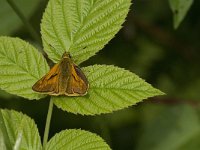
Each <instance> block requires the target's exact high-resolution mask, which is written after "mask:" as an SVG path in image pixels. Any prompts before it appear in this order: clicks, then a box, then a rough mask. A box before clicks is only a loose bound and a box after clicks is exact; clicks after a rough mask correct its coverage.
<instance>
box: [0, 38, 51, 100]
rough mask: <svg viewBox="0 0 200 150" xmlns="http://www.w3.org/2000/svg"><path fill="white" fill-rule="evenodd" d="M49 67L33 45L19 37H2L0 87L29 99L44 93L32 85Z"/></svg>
mask: <svg viewBox="0 0 200 150" xmlns="http://www.w3.org/2000/svg"><path fill="white" fill-rule="evenodd" d="M48 70H49V67H48V65H47V62H46V60H45V59H44V57H43V56H42V54H41V53H39V52H38V51H37V50H36V49H35V48H34V47H33V46H31V45H30V44H29V43H27V42H25V41H23V40H20V39H18V38H9V37H0V78H1V80H0V88H1V89H3V90H5V91H6V92H8V93H11V94H15V95H18V96H22V97H24V98H28V99H39V98H42V97H43V96H44V95H41V94H37V93H35V92H33V91H32V85H33V84H34V83H35V82H36V81H37V80H38V79H40V78H41V77H42V76H43V75H44V74H45V73H46V72H47V71H48Z"/></svg>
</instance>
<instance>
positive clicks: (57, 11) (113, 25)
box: [41, 0, 131, 64]
mask: <svg viewBox="0 0 200 150" xmlns="http://www.w3.org/2000/svg"><path fill="white" fill-rule="evenodd" d="M130 4H131V0H79V1H75V0H67V1H66V0H50V1H49V4H48V6H47V8H46V11H45V13H44V15H43V19H42V24H41V33H42V40H43V45H44V50H45V51H46V53H47V54H48V56H49V58H51V59H52V60H53V61H54V62H58V61H59V60H60V58H61V56H62V54H63V52H64V51H69V52H70V53H71V55H72V56H73V58H74V61H75V62H76V63H77V64H79V63H81V62H83V61H85V60H87V59H88V58H89V57H91V56H93V55H95V53H96V52H98V51H99V50H100V49H102V48H103V47H104V45H105V44H107V43H108V42H109V41H110V40H111V39H112V38H113V37H114V35H115V34H116V33H117V32H118V31H119V29H120V28H121V26H122V23H123V22H124V21H125V17H126V15H127V13H128V10H129V6H130Z"/></svg>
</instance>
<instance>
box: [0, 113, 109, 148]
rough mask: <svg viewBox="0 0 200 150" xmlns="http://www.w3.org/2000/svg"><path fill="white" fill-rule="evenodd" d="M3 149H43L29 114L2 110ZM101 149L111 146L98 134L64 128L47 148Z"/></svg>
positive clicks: (0, 131)
mask: <svg viewBox="0 0 200 150" xmlns="http://www.w3.org/2000/svg"><path fill="white" fill-rule="evenodd" d="M0 133H1V134H0V144H1V149H2V150H6V149H13V150H22V149H23V150H30V149H31V150H42V144H41V141H40V137H39V132H38V129H37V126H36V124H35V122H34V121H33V120H32V119H31V118H29V117H28V116H26V115H24V114H22V113H19V112H16V111H13V110H11V111H10V110H3V109H1V110H0ZM51 149H59V150H66V149H68V150H73V149H77V150H78V149H81V150H87V149H99V150H100V149H101V150H109V149H110V148H109V146H108V145H107V144H106V143H105V142H104V141H103V140H102V139H101V138H100V137H99V136H97V135H95V134H93V133H90V132H88V131H84V130H80V129H79V130H75V129H73V130H64V131H62V132H60V133H57V134H56V135H55V136H54V137H52V139H50V141H49V142H48V143H47V147H46V148H45V150H51Z"/></svg>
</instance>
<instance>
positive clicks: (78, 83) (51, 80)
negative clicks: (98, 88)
mask: <svg viewBox="0 0 200 150" xmlns="http://www.w3.org/2000/svg"><path fill="white" fill-rule="evenodd" d="M88 87H89V84H88V81H87V78H86V77H85V75H84V73H83V72H82V70H81V69H80V68H79V67H78V66H77V65H75V64H74V62H73V61H72V59H71V57H70V55H69V53H66V52H65V53H64V54H63V56H62V59H61V61H60V62H59V63H57V64H55V65H54V66H53V67H52V68H51V69H50V71H49V72H48V73H47V74H46V75H45V76H44V77H42V78H41V79H40V80H39V81H37V82H36V83H35V84H34V85H33V87H32V89H33V90H34V91H36V92H41V93H45V94H49V95H55V96H58V95H67V96H83V95H85V94H87V90H88Z"/></svg>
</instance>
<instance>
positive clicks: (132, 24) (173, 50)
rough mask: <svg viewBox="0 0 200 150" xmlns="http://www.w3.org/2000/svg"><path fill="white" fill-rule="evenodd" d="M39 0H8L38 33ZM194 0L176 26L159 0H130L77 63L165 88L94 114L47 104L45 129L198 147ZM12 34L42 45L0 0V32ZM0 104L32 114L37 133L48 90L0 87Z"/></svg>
mask: <svg viewBox="0 0 200 150" xmlns="http://www.w3.org/2000/svg"><path fill="white" fill-rule="evenodd" d="M47 2H48V1H47V0H29V1H25V0H15V3H16V4H17V6H18V7H19V8H20V10H21V11H22V12H23V14H25V16H26V18H27V19H28V20H29V22H30V23H31V24H32V25H33V27H34V29H35V30H36V31H37V32H38V34H39V33H40V21H41V17H42V14H43V12H44V9H45V7H46V4H47ZM199 8H200V1H198V0H194V3H193V5H192V6H191V8H190V10H189V11H188V13H187V15H186V17H185V18H184V20H183V22H182V23H181V24H180V26H179V27H178V29H176V30H175V29H174V28H173V14H172V11H171V10H170V7H169V2H168V1H167V0H165V1H161V0H135V1H133V5H132V6H131V10H130V12H129V15H128V17H127V20H126V22H125V23H124V25H123V26H124V27H123V28H122V29H121V30H120V32H119V33H118V34H117V35H116V36H115V38H114V39H112V40H111V41H110V42H109V44H107V45H106V46H105V48H104V49H103V50H101V51H100V52H99V53H98V54H97V55H96V56H94V57H92V58H90V59H89V60H88V61H86V62H84V63H83V64H81V66H87V65H92V64H113V65H116V66H119V67H122V68H125V69H128V70H130V71H132V72H134V73H136V74H137V75H139V76H140V77H141V78H143V79H145V80H146V81H147V82H148V83H150V84H152V85H153V86H154V87H156V88H158V89H160V90H161V91H163V92H165V93H166V94H167V95H166V96H162V97H154V98H151V99H148V100H145V101H143V102H141V103H139V104H137V105H136V106H132V107H130V108H127V109H124V110H121V111H117V112H114V113H112V114H107V115H100V116H93V117H92V116H81V115H73V114H71V113H67V112H63V111H61V110H60V109H58V108H56V107H54V111H53V116H52V123H51V129H50V137H52V136H53V135H54V134H55V133H57V132H59V131H61V130H63V129H69V128H81V129H85V130H89V131H91V132H95V133H97V134H99V135H100V136H101V137H103V138H104V139H105V140H106V142H107V143H108V144H109V145H110V146H111V148H113V149H115V150H199V149H200V140H199V139H200V109H199V108H200V69H199V68H200V42H199V41H200V18H198V17H199V14H200V9H199ZM2 35H4V36H5V35H6V36H12V37H20V38H22V39H24V40H26V41H29V42H30V43H32V44H33V45H35V46H36V47H37V48H40V49H42V46H41V45H40V43H39V42H38V41H36V40H34V38H32V36H31V35H30V34H29V32H28V30H27V29H26V28H25V26H24V24H23V23H22V21H21V20H20V19H19V17H18V16H17V15H16V13H15V12H14V11H13V10H12V8H11V7H10V6H9V5H8V3H7V2H6V0H0V36H2ZM0 108H7V109H15V110H18V111H21V112H23V113H25V114H27V115H29V116H30V117H32V118H34V120H35V122H36V123H37V125H38V128H39V131H40V134H41V135H43V131H44V126H45V121H46V113H47V108H48V98H46V99H43V100H40V101H28V100H25V99H22V98H20V97H16V96H14V95H10V94H7V93H5V92H3V91H0Z"/></svg>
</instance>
